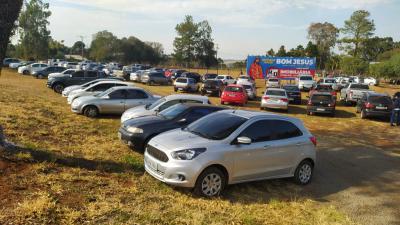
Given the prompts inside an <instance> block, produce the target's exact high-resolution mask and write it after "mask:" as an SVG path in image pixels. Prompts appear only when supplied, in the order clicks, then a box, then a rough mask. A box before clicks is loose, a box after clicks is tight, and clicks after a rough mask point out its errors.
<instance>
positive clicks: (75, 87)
mask: <svg viewBox="0 0 400 225" xmlns="http://www.w3.org/2000/svg"><path fill="white" fill-rule="evenodd" d="M109 80H111V81H113V80H115V79H107V78H101V79H97V80H92V81H89V82H87V83H84V84H82V85H72V86H68V87H66V88H64V90H63V92H62V96H63V97H68V95H69V94H70V93H71V92H72V91H75V90H79V89H85V88H87V87H89V86H90V85H93V84H95V83H97V82H100V81H109Z"/></svg>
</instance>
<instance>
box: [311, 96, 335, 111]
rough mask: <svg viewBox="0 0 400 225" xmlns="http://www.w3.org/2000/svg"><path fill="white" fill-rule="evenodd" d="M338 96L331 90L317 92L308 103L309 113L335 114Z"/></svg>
mask: <svg viewBox="0 0 400 225" xmlns="http://www.w3.org/2000/svg"><path fill="white" fill-rule="evenodd" d="M335 109H336V97H335V96H334V95H332V93H330V92H315V93H314V94H313V95H312V96H310V99H309V100H308V103H307V114H308V115H312V114H317V113H320V114H330V115H331V116H335Z"/></svg>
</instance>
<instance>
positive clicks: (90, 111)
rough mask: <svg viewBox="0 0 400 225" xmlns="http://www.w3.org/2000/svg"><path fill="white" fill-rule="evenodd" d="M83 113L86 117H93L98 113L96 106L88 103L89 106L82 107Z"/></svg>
mask: <svg viewBox="0 0 400 225" xmlns="http://www.w3.org/2000/svg"><path fill="white" fill-rule="evenodd" d="M83 114H84V115H85V116H87V117H90V118H95V117H97V116H98V115H99V110H98V109H97V107H96V106H92V105H90V106H86V107H85V108H84V109H83Z"/></svg>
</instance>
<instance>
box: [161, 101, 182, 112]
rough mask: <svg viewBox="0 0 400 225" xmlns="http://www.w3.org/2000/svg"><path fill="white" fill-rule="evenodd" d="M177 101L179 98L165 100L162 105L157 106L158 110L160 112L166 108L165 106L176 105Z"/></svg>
mask: <svg viewBox="0 0 400 225" xmlns="http://www.w3.org/2000/svg"><path fill="white" fill-rule="evenodd" d="M178 103H180V100H179V99H177V100H172V101H168V102H165V103H164V104H163V105H161V106H160V107H158V111H159V112H161V111H163V110H164V109H167V108H169V107H171V106H173V105H176V104H178Z"/></svg>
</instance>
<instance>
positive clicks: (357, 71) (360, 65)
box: [340, 56, 369, 75]
mask: <svg viewBox="0 0 400 225" xmlns="http://www.w3.org/2000/svg"><path fill="white" fill-rule="evenodd" d="M368 66H369V63H368V62H367V61H365V60H363V59H361V58H356V57H352V56H343V57H342V58H341V60H340V68H341V70H342V72H344V73H345V74H352V75H362V74H365V73H366V72H367V71H368Z"/></svg>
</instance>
